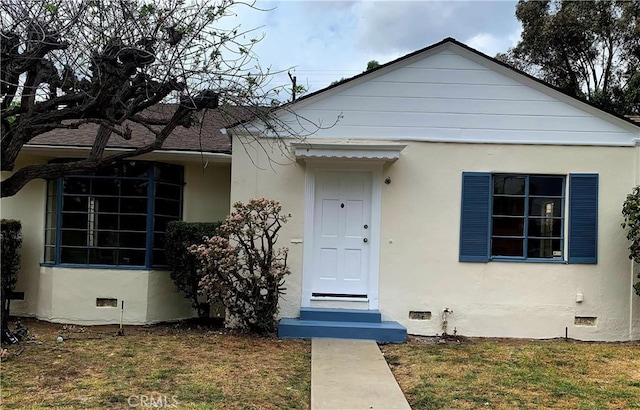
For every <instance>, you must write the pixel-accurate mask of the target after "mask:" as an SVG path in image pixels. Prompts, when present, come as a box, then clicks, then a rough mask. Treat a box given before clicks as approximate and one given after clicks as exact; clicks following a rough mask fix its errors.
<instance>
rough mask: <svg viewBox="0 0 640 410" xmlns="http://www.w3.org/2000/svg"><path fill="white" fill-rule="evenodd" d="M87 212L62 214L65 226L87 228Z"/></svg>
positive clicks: (63, 225)
mask: <svg viewBox="0 0 640 410" xmlns="http://www.w3.org/2000/svg"><path fill="white" fill-rule="evenodd" d="M87 226H88V225H87V214H71V213H64V214H62V227H63V228H78V229H87Z"/></svg>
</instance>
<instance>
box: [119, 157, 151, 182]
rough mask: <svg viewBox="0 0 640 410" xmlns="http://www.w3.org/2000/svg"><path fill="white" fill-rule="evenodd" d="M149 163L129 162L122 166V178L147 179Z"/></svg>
mask: <svg viewBox="0 0 640 410" xmlns="http://www.w3.org/2000/svg"><path fill="white" fill-rule="evenodd" d="M148 175H149V163H148V162H144V161H129V162H125V163H123V164H122V176H124V177H138V178H147V176H148Z"/></svg>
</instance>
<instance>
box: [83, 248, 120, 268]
mask: <svg viewBox="0 0 640 410" xmlns="http://www.w3.org/2000/svg"><path fill="white" fill-rule="evenodd" d="M89 263H91V264H96V265H115V264H117V263H118V251H117V250H115V249H95V248H94V249H90V250H89Z"/></svg>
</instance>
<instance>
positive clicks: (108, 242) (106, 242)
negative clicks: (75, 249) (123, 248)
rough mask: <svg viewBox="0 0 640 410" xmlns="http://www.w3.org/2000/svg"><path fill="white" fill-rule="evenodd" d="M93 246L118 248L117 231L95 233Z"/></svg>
mask: <svg viewBox="0 0 640 410" xmlns="http://www.w3.org/2000/svg"><path fill="white" fill-rule="evenodd" d="M94 246H99V247H104V248H115V247H117V246H118V232H117V231H97V232H95V243H94Z"/></svg>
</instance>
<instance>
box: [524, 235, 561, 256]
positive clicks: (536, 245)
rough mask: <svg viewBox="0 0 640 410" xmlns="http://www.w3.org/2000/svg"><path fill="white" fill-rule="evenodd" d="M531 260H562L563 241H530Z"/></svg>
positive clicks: (529, 254) (528, 254) (529, 252)
mask: <svg viewBox="0 0 640 410" xmlns="http://www.w3.org/2000/svg"><path fill="white" fill-rule="evenodd" d="M528 245H529V250H528V252H527V256H528V257H529V258H554V257H555V258H561V257H562V241H561V240H560V239H529V244H528Z"/></svg>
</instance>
